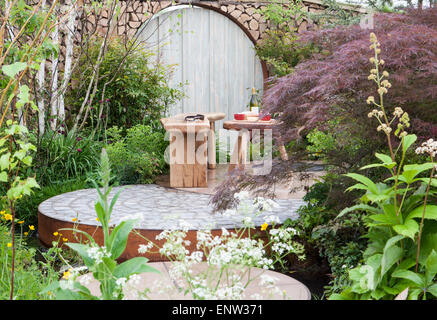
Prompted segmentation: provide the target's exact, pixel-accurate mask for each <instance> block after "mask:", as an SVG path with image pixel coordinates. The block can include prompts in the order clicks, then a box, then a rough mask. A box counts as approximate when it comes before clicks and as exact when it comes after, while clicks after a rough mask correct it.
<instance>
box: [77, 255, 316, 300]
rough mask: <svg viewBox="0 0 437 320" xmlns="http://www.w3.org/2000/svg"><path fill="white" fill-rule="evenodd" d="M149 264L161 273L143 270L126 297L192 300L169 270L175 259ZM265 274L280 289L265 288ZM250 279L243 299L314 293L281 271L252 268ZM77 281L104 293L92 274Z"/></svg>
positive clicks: (195, 268) (308, 297)
mask: <svg viewBox="0 0 437 320" xmlns="http://www.w3.org/2000/svg"><path fill="white" fill-rule="evenodd" d="M149 265H150V266H151V267H153V268H155V269H157V270H158V271H159V272H160V273H159V274H158V273H151V272H148V273H140V274H139V275H138V277H137V278H136V280H135V282H134V283H132V285H131V286H129V285H128V286H127V287H126V288H125V295H126V296H125V299H127V300H138V299H141V296H140V295H139V294H138V293H141V292H144V291H145V290H146V289H149V290H150V291H149V292H148V293H147V298H148V299H151V300H193V297H192V294H191V293H187V294H184V291H185V289H186V288H187V283H186V281H185V280H183V281H175V279H173V277H172V275H171V271H170V270H171V268H172V262H152V263H150V264H149ZM207 268H208V267H207V265H206V263H201V264H198V265H194V266H193V267H192V269H191V270H192V271H193V273H194V274H197V273H198V272H205V270H206V269H207ZM231 270H232V271H231V272H235V274H237V275H241V273H244V271H245V270H246V269H244V268H243V269H240V270H233V269H231ZM247 274H248V273H245V275H244V276H242V277H241V280H242V282H243V283H244V284H246V283H247V281H248V280H249V279H248V276H247ZM262 275H265V276H268V277H270V278H271V279H272V280H274V287H276V288H277V289H278V290H272V289H268V288H266V285H265V284H264V283H263V281H262ZM250 279H251V282H250V283H249V284H248V286H247V287H246V289H245V290H244V292H243V294H242V298H243V299H245V300H247V299H250V300H253V299H262V300H311V293H310V291H309V290H308V288H307V287H306V286H305V285H304V284H303V283H301V282H299V281H297V280H296V279H293V278H291V277H289V276H287V275H284V274H281V273H279V272H275V271H271V270H263V269H260V268H250ZM78 280H79V282H81V283H82V284H83V285H85V286H86V287H87V288H88V289H89V290H90V292H91V294H93V295H94V296H98V297H99V296H101V292H100V283H99V282H98V281H97V280H95V279H94V277H93V276H92V274H86V275H82V276H80V277H79V278H78Z"/></svg>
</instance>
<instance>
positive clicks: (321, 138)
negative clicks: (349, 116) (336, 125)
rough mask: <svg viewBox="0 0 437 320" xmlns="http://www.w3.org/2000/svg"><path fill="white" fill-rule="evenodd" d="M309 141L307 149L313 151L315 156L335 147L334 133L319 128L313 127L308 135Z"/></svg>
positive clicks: (320, 155) (317, 156)
mask: <svg viewBox="0 0 437 320" xmlns="http://www.w3.org/2000/svg"><path fill="white" fill-rule="evenodd" d="M307 139H308V143H309V145H308V146H307V150H308V151H309V152H311V154H312V156H313V157H315V158H319V157H322V156H323V154H324V153H326V152H329V151H331V150H333V149H334V148H335V138H334V137H333V135H332V133H330V132H328V133H324V132H322V131H320V130H318V129H313V130H312V131H311V132H310V133H309V134H308V135H307Z"/></svg>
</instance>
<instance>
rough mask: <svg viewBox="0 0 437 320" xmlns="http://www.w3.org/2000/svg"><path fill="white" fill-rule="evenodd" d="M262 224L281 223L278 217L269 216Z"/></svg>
mask: <svg viewBox="0 0 437 320" xmlns="http://www.w3.org/2000/svg"><path fill="white" fill-rule="evenodd" d="M264 222H265V223H267V224H273V225H274V224H278V223H281V220H280V219H279V217H278V216H275V215H269V216H267V217H265V218H264Z"/></svg>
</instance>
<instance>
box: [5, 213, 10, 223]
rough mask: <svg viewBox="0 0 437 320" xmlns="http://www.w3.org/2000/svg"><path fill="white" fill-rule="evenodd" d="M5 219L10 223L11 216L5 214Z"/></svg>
mask: <svg viewBox="0 0 437 320" xmlns="http://www.w3.org/2000/svg"><path fill="white" fill-rule="evenodd" d="M5 219H6V220H11V221H12V215H10V214H9V213H6V214H5Z"/></svg>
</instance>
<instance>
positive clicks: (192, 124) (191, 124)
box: [161, 118, 209, 132]
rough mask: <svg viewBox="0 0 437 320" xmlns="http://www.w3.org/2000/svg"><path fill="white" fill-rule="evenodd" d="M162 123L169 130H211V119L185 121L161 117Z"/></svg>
mask: <svg viewBox="0 0 437 320" xmlns="http://www.w3.org/2000/svg"><path fill="white" fill-rule="evenodd" d="M161 124H162V126H163V127H164V129H165V130H167V131H172V130H176V131H181V132H198V131H202V130H207V129H208V130H209V121H208V119H207V118H205V120H196V121H185V120H184V119H175V118H161Z"/></svg>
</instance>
